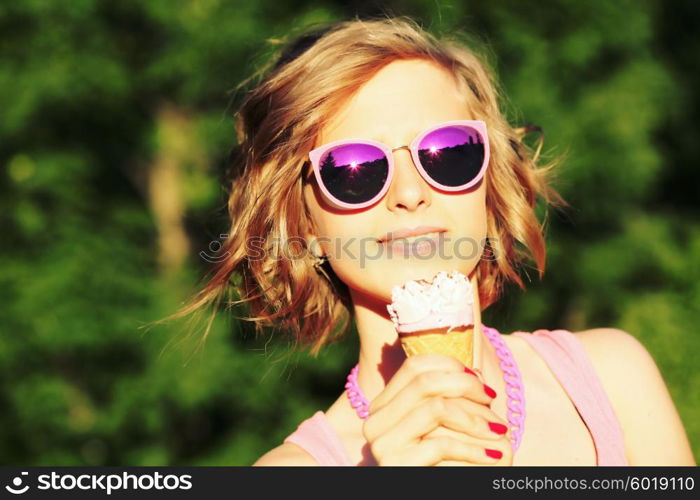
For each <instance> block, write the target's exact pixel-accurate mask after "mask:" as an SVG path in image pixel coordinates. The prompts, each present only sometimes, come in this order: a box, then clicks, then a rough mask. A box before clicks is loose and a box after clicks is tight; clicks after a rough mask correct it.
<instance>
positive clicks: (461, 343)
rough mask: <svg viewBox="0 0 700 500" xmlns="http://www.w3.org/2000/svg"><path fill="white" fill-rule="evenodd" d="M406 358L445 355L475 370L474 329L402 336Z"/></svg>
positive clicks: (457, 329) (433, 331)
mask: <svg viewBox="0 0 700 500" xmlns="http://www.w3.org/2000/svg"><path fill="white" fill-rule="evenodd" d="M399 339H400V340H401V346H402V347H403V350H404V352H405V353H406V356H415V355H417V354H428V353H433V354H444V355H446V356H452V357H454V358H456V359H457V360H458V361H459V362H460V363H462V364H463V365H465V366H467V367H469V368H474V327H473V325H470V326H468V327H460V328H454V329H452V330H451V331H450V332H447V328H441V329H439V330H428V331H423V332H413V333H410V334H400V335H399Z"/></svg>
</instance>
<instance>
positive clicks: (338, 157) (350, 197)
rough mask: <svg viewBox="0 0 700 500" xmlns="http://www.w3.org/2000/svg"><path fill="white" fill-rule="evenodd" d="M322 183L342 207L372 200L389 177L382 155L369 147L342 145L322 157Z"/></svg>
mask: <svg viewBox="0 0 700 500" xmlns="http://www.w3.org/2000/svg"><path fill="white" fill-rule="evenodd" d="M320 171H321V180H322V181H323V184H324V186H325V187H326V189H327V190H328V191H329V192H330V193H331V194H332V195H333V196H335V197H336V198H338V199H339V200H340V201H343V202H345V203H363V202H366V201H369V200H371V199H372V198H374V197H375V196H376V195H377V194H378V193H379V192H380V191H381V190H382V188H383V187H384V183H385V182H386V179H387V176H388V175H389V162H388V160H387V158H386V156H385V155H384V152H383V151H382V150H381V149H379V148H378V147H376V146H370V145H368V144H344V145H342V146H338V147H335V148H332V149H331V150H330V151H327V152H326V153H324V154H323V156H321V164H320Z"/></svg>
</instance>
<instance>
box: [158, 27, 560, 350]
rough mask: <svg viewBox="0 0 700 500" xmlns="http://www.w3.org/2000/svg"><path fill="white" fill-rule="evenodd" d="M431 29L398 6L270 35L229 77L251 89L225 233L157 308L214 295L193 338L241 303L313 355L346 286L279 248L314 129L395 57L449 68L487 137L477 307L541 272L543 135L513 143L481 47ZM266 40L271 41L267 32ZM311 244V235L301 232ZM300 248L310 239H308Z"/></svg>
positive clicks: (331, 335)
mask: <svg viewBox="0 0 700 500" xmlns="http://www.w3.org/2000/svg"><path fill="white" fill-rule="evenodd" d="M459 36H460V34H453V35H451V36H450V37H444V38H437V37H436V36H434V35H432V34H431V33H429V32H427V31H425V30H424V29H422V28H421V27H420V26H419V25H418V24H417V23H416V22H415V21H414V20H412V19H410V18H407V17H404V16H401V17H384V18H375V19H365V20H360V19H357V18H355V19H353V20H350V21H344V22H338V23H332V24H326V25H321V26H320V27H317V29H314V30H310V31H307V32H305V33H304V34H302V35H301V36H298V37H297V38H296V39H295V40H294V41H293V42H291V43H287V44H286V45H281V44H280V43H279V41H276V42H277V43H278V46H280V45H281V48H282V50H279V48H278V49H277V50H276V51H275V54H274V55H275V57H273V58H272V59H271V60H270V61H269V62H268V63H267V64H266V65H264V66H263V67H262V68H260V69H259V70H258V71H257V72H255V73H254V74H253V75H252V76H251V77H250V78H248V79H247V80H246V81H245V82H242V84H241V85H239V88H241V87H242V86H245V85H248V84H249V82H251V81H253V82H254V84H253V85H249V86H248V87H249V90H248V91H247V92H246V94H245V97H244V99H243V101H242V103H241V105H240V107H239V108H238V110H237V111H236V112H235V120H236V132H237V136H238V137H237V138H238V143H237V144H238V145H237V146H236V147H235V148H234V152H235V154H234V155H232V165H231V171H232V172H233V179H232V181H231V187H230V193H229V197H228V212H229V215H230V218H231V225H230V229H229V231H228V234H229V237H228V238H227V240H226V241H225V242H224V243H223V246H222V249H221V253H222V255H224V256H226V257H225V259H223V260H221V261H220V262H217V263H216V264H215V265H214V267H213V269H212V271H211V272H210V273H209V275H208V281H207V282H206V285H205V286H204V287H203V288H202V289H201V290H200V291H199V292H198V293H196V294H195V295H194V296H193V297H192V298H191V299H190V300H189V302H188V303H186V304H185V305H184V306H183V307H182V308H181V309H180V310H179V311H178V312H176V313H174V314H173V315H171V316H169V317H168V318H165V319H166V320H167V319H172V318H176V317H182V316H187V315H190V314H191V313H195V312H197V313H198V314H200V313H201V311H203V310H204V309H205V308H206V307H207V306H213V310H212V312H211V317H210V319H209V321H208V324H207V326H206V330H205V332H204V336H203V338H202V341H203V340H204V339H205V338H206V336H207V335H208V333H209V330H210V328H211V324H212V321H213V319H214V316H215V314H216V312H217V310H218V308H219V306H220V304H221V302H222V300H224V301H225V303H226V304H227V305H228V306H229V307H231V306H236V305H239V304H246V305H247V306H248V307H249V309H250V312H251V313H252V314H250V315H248V316H243V317H239V319H242V320H245V321H251V322H254V324H255V327H256V332H257V333H258V334H260V333H262V329H263V328H264V327H265V326H273V327H276V328H280V329H282V330H284V331H286V332H289V333H291V334H292V339H293V341H294V346H295V347H296V346H297V345H298V344H299V343H301V344H302V345H303V346H305V347H310V350H311V353H312V354H313V355H316V354H317V353H318V351H319V350H320V348H321V347H322V346H323V345H325V344H327V343H328V342H330V341H332V340H334V339H336V338H338V337H339V336H341V335H343V334H344V333H345V332H346V331H347V330H348V329H349V327H350V325H351V321H350V320H351V318H352V303H351V301H350V296H349V293H348V289H347V286H346V285H345V284H344V283H343V282H342V281H340V280H339V279H338V278H337V276H335V274H334V273H333V270H332V268H331V267H330V266H329V265H328V264H327V263H326V264H324V266H323V270H324V272H322V273H319V272H317V271H316V269H315V268H314V267H313V256H312V253H311V252H310V251H306V252H304V255H305V256H306V257H305V258H289V255H287V252H285V251H283V250H284V249H283V248H282V246H283V245H282V243H283V242H286V241H291V240H294V241H297V242H303V241H306V240H305V235H307V234H312V228H311V227H310V225H311V224H312V222H311V217H310V215H309V212H308V207H307V206H306V205H305V202H304V196H303V195H302V189H303V187H304V184H305V183H306V182H308V181H307V180H306V175H305V173H306V172H308V168H309V162H308V156H307V155H308V152H309V151H310V150H311V149H313V147H314V141H315V139H316V137H317V135H318V133H319V130H320V128H321V127H322V125H323V124H324V122H325V121H326V118H327V117H328V116H331V115H332V114H333V113H334V111H335V110H337V109H339V108H340V107H341V105H342V104H343V103H344V102H346V100H347V99H348V98H350V97H351V96H352V95H353V94H354V93H355V92H357V91H358V90H359V88H360V87H361V86H362V85H363V84H364V83H366V82H367V81H368V80H369V79H370V78H371V77H372V75H373V74H375V73H376V72H378V71H379V70H380V69H382V68H383V67H384V66H386V65H387V64H389V63H390V62H392V61H395V60H405V59H426V60H429V61H432V62H434V63H437V64H438V65H440V66H442V67H443V68H445V69H447V70H448V71H450V72H451V73H452V74H453V75H454V77H455V79H456V81H457V82H458V84H459V86H460V88H461V89H462V91H463V92H464V94H465V95H466V96H467V97H468V100H467V102H469V103H470V107H471V110H472V111H473V112H474V114H475V118H478V119H481V120H484V121H485V122H486V124H487V127H488V131H489V142H490V146H491V160H490V166H489V169H488V170H487V173H486V176H485V182H486V205H487V218H488V221H487V235H488V238H489V240H488V241H489V246H487V249H486V252H490V258H483V259H481V260H480V262H479V264H478V268H477V273H478V275H477V278H478V284H479V289H478V293H479V298H480V301H481V304H482V308H484V309H485V308H487V307H488V306H489V305H491V304H493V303H494V302H495V301H496V300H497V299H498V298H499V296H500V295H501V293H502V290H503V285H504V284H505V283H506V282H508V281H511V282H514V283H516V284H517V285H518V286H519V287H520V288H523V289H524V288H525V286H524V284H523V281H522V279H521V278H520V276H519V273H518V269H519V267H520V266H521V265H522V264H523V262H524V261H525V260H527V259H529V258H532V260H534V262H535V265H536V269H537V270H538V272H539V276H540V277H541V276H542V274H543V273H544V268H545V254H546V252H545V241H544V235H543V232H544V222H543V223H542V224H540V222H539V221H538V219H537V217H536V214H535V206H536V204H537V201H538V198H542V199H543V200H544V201H545V202H546V203H547V204H551V205H557V206H561V205H565V204H566V202H565V201H564V200H563V199H562V198H561V197H560V196H559V195H558V194H557V192H556V191H555V190H554V189H553V188H552V187H551V186H550V184H551V182H550V181H551V175H550V174H551V170H552V167H553V166H554V163H551V164H549V165H547V166H544V167H538V166H537V165H536V163H537V161H538V158H539V157H540V151H541V148H542V142H541V141H540V143H539V145H538V147H537V150H536V151H534V152H533V151H532V150H531V148H530V147H528V146H527V145H526V144H525V143H524V142H523V136H524V135H525V133H526V132H528V128H527V127H520V128H514V127H511V126H510V125H509V124H508V122H507V121H506V119H505V118H504V116H503V115H502V113H501V111H500V109H499V104H500V103H499V93H498V90H497V88H498V87H497V84H496V80H495V78H494V74H493V72H492V71H491V70H490V69H489V67H488V65H487V63H486V62H485V58H484V57H482V56H480V55H479V54H478V53H477V51H476V50H474V49H471V48H468V47H467V46H466V44H465V43H463V42H461V41H460V40H459ZM273 42H275V41H273ZM251 241H258V242H261V243H262V245H261V247H262V248H264V252H262V254H263V257H262V258H254V259H253V258H250V254H249V246H248V245H249V244H250V242H251ZM306 245H307V246H308V245H309V242H307V243H306ZM307 249H308V248H307Z"/></svg>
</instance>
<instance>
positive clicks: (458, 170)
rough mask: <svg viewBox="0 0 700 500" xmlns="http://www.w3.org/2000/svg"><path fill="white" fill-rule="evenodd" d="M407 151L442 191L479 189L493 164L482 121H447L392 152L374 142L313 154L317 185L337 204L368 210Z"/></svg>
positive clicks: (335, 145) (342, 144)
mask: <svg viewBox="0 0 700 500" xmlns="http://www.w3.org/2000/svg"><path fill="white" fill-rule="evenodd" d="M403 148H408V149H409V150H410V151H411V156H412V157H413V162H414V164H415V165H416V167H418V171H419V172H420V174H421V175H422V176H423V178H424V179H425V180H426V181H427V182H428V183H429V184H430V185H431V186H433V187H435V188H437V189H441V190H443V191H461V190H464V189H468V188H470V187H471V186H473V185H475V184H476V183H477V182H479V180H481V178H482V177H483V176H484V173H485V172H486V167H487V165H488V163H489V138H488V135H487V133H486V123H484V122H483V121H481V120H455V121H447V122H442V123H439V124H437V125H434V126H432V127H430V128H428V129H427V130H424V131H423V132H421V133H420V134H418V136H417V137H416V138H415V139H413V141H412V142H411V144H410V146H399V147H396V148H392V147H391V146H388V145H386V144H383V143H381V142H378V141H374V140H371V139H341V140H338V141H333V142H330V143H328V144H324V145H323V146H319V147H318V148H316V149H314V150H313V151H311V152H310V153H309V158H310V159H311V164H312V165H313V169H314V174H315V176H316V180H317V181H318V185H319V186H320V187H321V191H322V192H323V194H324V195H325V196H326V197H327V198H328V199H329V200H330V202H331V203H332V204H334V205H335V206H336V207H338V208H340V209H346V210H352V209H358V208H365V207H368V206H370V205H372V204H374V203H376V202H377V201H379V200H380V199H381V198H382V196H384V194H385V193H386V192H387V190H388V189H389V186H390V184H391V179H392V178H393V174H394V155H393V152H394V151H396V150H397V149H403Z"/></svg>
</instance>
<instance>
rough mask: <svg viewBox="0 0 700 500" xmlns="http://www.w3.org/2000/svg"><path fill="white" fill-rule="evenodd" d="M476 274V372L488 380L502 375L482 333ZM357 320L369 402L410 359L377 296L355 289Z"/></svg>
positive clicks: (364, 389)
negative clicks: (407, 357)
mask: <svg viewBox="0 0 700 500" xmlns="http://www.w3.org/2000/svg"><path fill="white" fill-rule="evenodd" d="M475 274H476V273H473V275H472V277H471V282H472V289H473V290H474V325H475V332H477V335H475V338H474V350H475V359H476V362H475V371H477V373H480V375H481V378H482V381H484V382H486V383H488V381H492V380H494V379H496V380H497V379H498V378H500V377H501V371H500V368H499V367H498V356H497V355H496V351H495V350H494V348H493V346H491V344H490V342H488V340H486V339H485V337H484V335H483V333H482V332H481V308H480V305H479V294H478V291H477V290H478V287H477V283H476V276H475ZM351 295H352V300H353V307H354V311H355V321H356V324H357V331H358V333H359V336H360V359H359V364H360V367H359V371H358V384H359V386H360V387H361V388H362V392H363V393H364V394H365V396H366V397H367V399H368V400H369V401H372V400H373V399H374V398H375V397H376V396H377V395H378V394H379V393H381V392H382V390H383V389H384V387H385V386H386V384H387V383H388V382H389V380H391V378H392V377H393V375H394V373H396V371H397V370H398V369H399V367H400V366H401V364H402V363H403V362H404V360H405V359H406V355H405V354H404V352H403V348H402V347H401V342H400V341H399V339H398V335H397V334H396V330H395V329H394V325H393V323H392V322H391V319H390V318H389V313H388V312H387V309H386V304H385V303H384V302H383V301H381V300H380V299H377V298H376V297H370V296H367V295H364V294H361V293H357V292H356V291H354V290H351Z"/></svg>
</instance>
